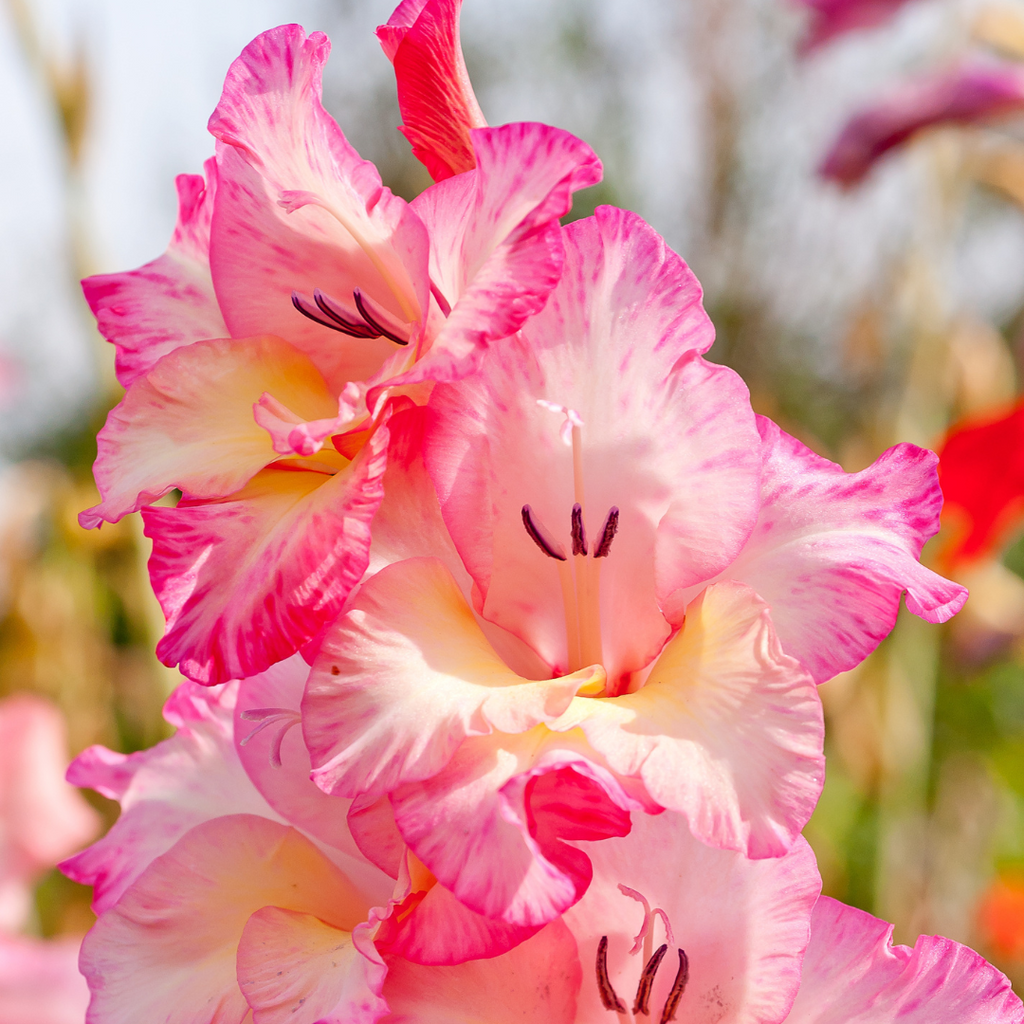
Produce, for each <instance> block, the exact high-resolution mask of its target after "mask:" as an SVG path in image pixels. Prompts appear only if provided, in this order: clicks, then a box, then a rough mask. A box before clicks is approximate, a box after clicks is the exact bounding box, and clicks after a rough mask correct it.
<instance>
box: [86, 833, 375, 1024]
mask: <svg viewBox="0 0 1024 1024" xmlns="http://www.w3.org/2000/svg"><path fill="white" fill-rule="evenodd" d="M264 907H280V908H281V909H282V910H290V911H297V912H299V913H300V914H311V915H314V916H315V917H316V918H319V920H320V921H321V922H323V924H324V925H326V926H329V927H332V928H334V929H338V930H340V931H342V932H347V933H351V932H352V931H353V930H354V929H355V928H356V927H357V926H358V925H359V924H360V923H361V922H364V921H365V920H366V915H367V913H368V909H369V908H368V907H367V905H366V903H365V901H364V899H363V897H362V896H361V895H360V893H359V892H358V891H357V890H356V889H355V888H354V887H353V886H352V884H351V883H350V882H349V881H348V879H346V878H345V876H344V875H343V874H342V873H341V872H340V871H338V869H337V868H335V867H334V866H333V865H332V864H331V863H330V861H328V860H327V859H326V858H325V857H324V856H323V855H322V854H321V853H320V852H319V851H318V850H317V849H316V847H315V846H313V844H312V843H311V842H310V841H309V840H308V839H306V838H304V837H303V836H302V835H301V834H300V833H298V832H296V831H295V829H292V828H288V827H287V826H285V825H280V824H278V823H276V822H273V821H269V820H267V819H266V818H261V817H257V816H255V815H248V814H235V815H231V816H228V817H223V818H216V819H214V820H212V821H206V822H204V823H202V824H200V825H197V826H196V827H195V828H193V829H192V830H191V831H189V832H188V833H187V834H186V835H184V836H182V838H181V839H179V840H178V842H177V843H175V845H174V846H173V847H172V848H171V849H170V850H169V851H168V852H167V853H165V854H162V855H161V856H160V857H158V858H157V859H156V860H155V861H153V863H152V864H150V865H149V867H148V868H147V869H146V870H145V871H144V872H143V873H142V874H141V875H140V876H139V877H138V878H137V879H136V880H135V882H134V883H133V884H132V885H131V886H130V887H129V889H128V890H127V891H126V892H125V893H124V895H123V896H122V897H121V899H120V900H119V901H118V903H117V905H116V906H115V907H113V908H112V909H110V910H109V911H107V913H105V914H103V915H102V916H101V917H100V919H99V920H98V921H97V922H96V924H95V926H94V927H93V929H92V931H91V932H90V933H89V934H88V935H87V936H86V938H85V941H84V942H83V944H82V958H81V967H82V973H83V974H85V976H86V978H87V979H88V981H89V988H90V990H91V991H92V1002H91V1004H90V1006H89V1015H88V1018H87V1020H88V1022H89V1024H100V1022H102V1024H137V1022H138V1021H139V1020H161V1021H165V1022H166V1024H228V1022H232V1024H235V1022H240V1021H241V1020H242V1018H243V1017H244V1016H245V1014H246V1011H247V1009H248V1004H247V1002H246V999H245V998H244V996H243V994H242V991H240V989H239V982H241V983H242V984H243V985H245V984H246V983H247V982H250V981H251V982H252V983H253V984H254V985H257V987H258V978H256V977H253V976H251V975H247V974H246V973H245V968H246V967H248V968H250V969H251V970H253V971H256V970H257V968H258V962H257V960H258V957H257V956H256V955H255V954H253V955H251V957H250V958H249V959H247V960H245V961H244V962H243V963H241V964H240V965H239V966H240V967H241V968H242V970H241V971H240V974H239V979H238V980H236V965H235V961H236V951H237V950H238V946H239V942H240V941H241V940H242V937H243V929H245V927H246V922H247V921H248V920H249V918H250V917H251V915H252V914H254V913H255V912H256V911H259V910H261V909H262V908H264ZM312 966H314V967H315V966H318V965H316V964H314V965H312ZM281 970H282V978H283V977H284V975H283V971H284V968H283V967H282V968H281ZM364 971H365V974H364V977H365V981H366V997H367V1000H368V1001H369V1000H371V999H372V997H373V996H374V995H375V994H376V993H379V985H380V983H381V981H382V980H383V978H382V975H383V968H382V967H375V965H373V964H372V963H371V962H370V961H369V960H367V962H366V966H365V968H364ZM305 980H306V979H301V980H300V978H298V977H295V976H294V975H293V974H291V972H290V976H289V979H288V981H289V982H291V984H292V985H293V986H294V987H296V988H301V987H302V983H303V981H305ZM317 980H318V979H315V978H314V979H310V980H309V981H308V986H309V988H311V989H312V988H315V986H316V982H317ZM375 988H376V993H375V992H374V989H375ZM262 991H263V992H264V993H266V992H267V990H266V989H263V990H262ZM268 994H269V993H268ZM260 1009H261V1010H263V1009H264V1007H262V1006H260ZM266 1009H267V1016H266V1020H268V1021H273V1020H275V1019H277V1018H276V1016H275V1014H274V1013H273V1011H272V1010H271V1008H270V1007H269V1006H268V1007H267V1008H266ZM291 1019H292V1020H294V1021H295V1022H296V1024H313V1022H314V1021H315V1020H316V1019H317V1018H316V1017H313V1016H309V1015H307V1014H306V1013H301V1014H296V1015H294V1016H293V1017H292V1018H291ZM364 1019H367V1020H372V1019H373V1017H372V1016H370V1017H367V1018H364Z"/></svg>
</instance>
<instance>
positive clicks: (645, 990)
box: [633, 943, 668, 1015]
mask: <svg viewBox="0 0 1024 1024" xmlns="http://www.w3.org/2000/svg"><path fill="white" fill-rule="evenodd" d="M667 952H668V943H664V944H663V945H661V946H659V947H658V950H657V952H656V953H655V954H654V956H652V957H651V958H650V959H649V960H648V961H647V964H646V965H645V966H644V972H643V974H641V975H640V984H639V985H638V986H637V990H636V999H635V1000H633V1012H634V1013H642V1014H644V1015H647V1014H649V1013H650V1012H651V1009H650V1002H651V989H652V988H654V976H655V975H656V974H657V973H658V968H659V967H660V966H661V961H662V960H663V959H664V957H665V954H666V953H667Z"/></svg>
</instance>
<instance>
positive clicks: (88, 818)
mask: <svg viewBox="0 0 1024 1024" xmlns="http://www.w3.org/2000/svg"><path fill="white" fill-rule="evenodd" d="M67 763H68V755H67V736H66V732H65V729H64V722H63V720H62V719H61V717H60V714H59V712H58V711H57V709H56V708H54V707H53V705H52V704H50V703H49V702H48V701H45V700H43V699H42V698H41V697H36V696H34V695H31V694H27V693H23V694H16V695H14V696H12V697H7V698H5V699H4V700H2V701H0V930H6V931H16V930H18V929H19V928H21V926H22V925H23V924H24V923H25V920H26V918H27V916H28V911H29V907H30V905H31V899H32V892H31V887H32V886H33V885H34V884H35V882H36V881H37V880H38V879H39V876H40V875H42V874H43V873H44V872H45V871H48V870H50V869H51V868H52V867H53V866H54V865H55V864H56V863H57V862H58V861H59V860H61V859H62V858H63V857H66V856H67V855H68V854H70V853H71V852H73V851H74V850H76V849H78V848H79V847H80V846H82V845H83V844H84V843H87V842H88V841H89V840H90V839H92V838H93V837H94V836H95V835H96V833H97V832H98V831H99V827H100V821H99V815H97V813H96V812H95V811H94V810H93V809H92V808H91V807H90V806H89V805H88V804H87V803H86V802H85V801H84V800H83V799H82V797H81V795H80V794H79V793H77V792H76V791H75V790H74V789H73V788H72V787H71V786H69V785H68V784H67V782H65V781H64V769H65V767H66V765H67ZM26 955H28V954H26ZM0 989H2V983H0ZM0 1016H2V1015H0Z"/></svg>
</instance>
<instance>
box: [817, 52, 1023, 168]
mask: <svg viewBox="0 0 1024 1024" xmlns="http://www.w3.org/2000/svg"><path fill="white" fill-rule="evenodd" d="M1021 109H1024V74H1022V73H1021V71H1020V70H1019V69H1018V68H1016V67H1012V66H1009V65H1007V66H1000V65H993V66H988V65H985V66H978V67H970V66H964V67H960V68H956V69H954V70H953V71H947V72H943V73H941V74H934V75H927V76H924V77H922V78H918V79H915V80H913V81H910V82H907V83H905V84H904V85H902V86H900V87H899V88H898V89H896V90H894V91H893V92H892V93H890V94H889V95H888V96H886V97H885V98H884V99H882V100H880V101H879V102H877V103H875V104H874V105H872V106H870V107H867V108H865V109H864V110H862V111H861V112H860V113H858V114H855V115H854V116H853V117H852V118H851V119H850V120H849V121H848V122H847V124H846V126H845V127H844V128H843V130H842V132H840V134H839V137H838V138H837V139H836V140H835V142H834V143H833V144H832V148H831V149H830V150H829V152H828V155H827V156H826V157H825V159H824V161H823V162H822V164H821V167H820V169H819V173H820V174H821V175H822V176H823V177H825V178H831V179H832V180H833V181H836V182H838V183H839V184H840V185H842V186H844V187H846V188H849V187H851V186H853V185H856V184H858V183H859V182H860V181H862V180H863V178H864V177H865V176H866V175H867V173H868V171H870V170H871V168H872V167H873V166H874V165H875V163H876V162H877V161H878V160H879V158H880V157H882V156H883V155H884V154H886V153H888V152H889V150H891V149H893V148H895V147H896V146H899V145H901V144H902V143H904V142H906V141H907V140H908V139H910V138H911V137H912V136H914V135H916V134H917V133H918V132H920V131H922V130H924V129H925V128H930V127H933V126H935V125H940V124H972V123H974V122H976V121H983V120H985V119H986V118H991V117H997V116H999V115H1001V114H1009V113H1013V112H1015V111H1020V110H1021Z"/></svg>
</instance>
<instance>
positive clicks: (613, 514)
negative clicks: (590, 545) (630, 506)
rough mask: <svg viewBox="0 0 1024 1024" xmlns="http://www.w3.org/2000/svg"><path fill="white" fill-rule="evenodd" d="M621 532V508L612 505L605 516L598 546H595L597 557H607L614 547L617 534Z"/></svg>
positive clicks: (595, 555)
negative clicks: (613, 542) (613, 543)
mask: <svg viewBox="0 0 1024 1024" xmlns="http://www.w3.org/2000/svg"><path fill="white" fill-rule="evenodd" d="M618 532H619V510H618V508H616V506H614V505H612V507H611V508H610V509H608V515H607V517H606V518H605V521H604V526H602V527H601V538H600V540H598V542H597V547H596V548H594V557H595V558H607V557H608V552H609V551H611V549H612V541H613V540H614V539H615V534H616V533H618Z"/></svg>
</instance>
